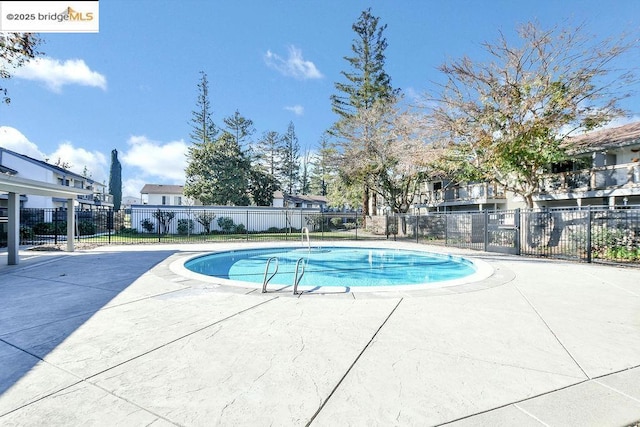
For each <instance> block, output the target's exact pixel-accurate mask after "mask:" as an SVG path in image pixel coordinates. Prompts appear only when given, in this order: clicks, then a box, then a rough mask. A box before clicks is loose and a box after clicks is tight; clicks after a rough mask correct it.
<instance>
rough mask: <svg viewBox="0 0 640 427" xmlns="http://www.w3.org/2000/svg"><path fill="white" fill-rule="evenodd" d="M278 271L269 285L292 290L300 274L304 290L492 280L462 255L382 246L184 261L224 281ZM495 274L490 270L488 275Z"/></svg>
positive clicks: (244, 252) (255, 280)
mask: <svg viewBox="0 0 640 427" xmlns="http://www.w3.org/2000/svg"><path fill="white" fill-rule="evenodd" d="M269 260H271V261H270V265H269V274H268V275H267V277H269V276H271V274H272V273H274V272H275V271H276V267H277V273H276V274H275V275H273V277H272V278H271V279H270V281H269V285H268V286H269V287H270V288H273V287H276V288H277V287H279V288H283V287H289V286H290V287H293V285H294V280H295V278H296V269H297V270H298V276H297V277H298V278H299V281H298V286H299V289H301V290H319V289H328V288H333V289H335V288H341V289H344V290H345V291H349V290H358V291H362V290H389V289H393V290H398V289H415V288H416V287H418V286H430V287H442V286H453V285H459V284H464V283H469V282H473V281H477V280H481V279H482V278H486V277H488V276H489V275H490V274H491V272H492V270H491V268H490V267H488V266H487V265H484V264H482V263H478V262H475V261H472V260H469V259H466V258H463V257H458V256H452V255H446V254H438V253H433V252H425V251H418V250H407V249H394V248H383V247H350V246H326V247H325V246H323V247H299V246H297V247H269V248H256V249H240V250H232V251H224V252H218V253H210V254H206V255H201V256H197V257H195V258H192V259H190V260H188V261H186V262H185V263H184V267H185V268H186V269H187V270H188V271H191V272H195V273H198V274H201V275H206V276H211V277H215V278H218V279H221V280H223V281H224V282H225V283H235V284H243V285H249V286H254V287H256V286H257V287H262V284H263V281H264V278H265V267H266V265H267V263H268V262H269ZM489 270H491V271H489Z"/></svg>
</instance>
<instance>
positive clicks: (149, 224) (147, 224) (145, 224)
mask: <svg viewBox="0 0 640 427" xmlns="http://www.w3.org/2000/svg"><path fill="white" fill-rule="evenodd" d="M140 225H141V226H142V228H144V230H145V231H146V232H147V233H153V230H154V229H155V228H156V225H155V224H154V223H153V221H151V220H150V219H149V218H145V219H143V220H142V221H140Z"/></svg>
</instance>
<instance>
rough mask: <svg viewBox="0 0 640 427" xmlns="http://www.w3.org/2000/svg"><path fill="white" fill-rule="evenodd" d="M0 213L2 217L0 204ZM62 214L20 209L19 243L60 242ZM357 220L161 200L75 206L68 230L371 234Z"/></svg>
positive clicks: (161, 237)
mask: <svg viewBox="0 0 640 427" xmlns="http://www.w3.org/2000/svg"><path fill="white" fill-rule="evenodd" d="M4 217H5V218H6V211H5V213H4ZM0 218H3V211H2V210H1V209H0ZM66 220H67V212H66V209H64V208H59V209H21V210H20V241H21V244H23V245H39V246H55V245H59V244H61V243H62V242H65V241H66V236H67V222H66ZM362 224H363V220H362V217H361V215H358V214H357V213H355V212H318V211H316V210H308V209H296V210H287V209H262V210H261V209H253V210H243V209H237V208H236V209H230V210H221V209H216V210H212V209H204V208H203V209H196V208H190V209H182V208H181V209H172V207H169V206H167V207H166V208H161V209H160V208H148V209H146V208H142V209H141V208H138V209H129V210H121V211H113V210H112V209H97V210H85V211H83V210H77V211H76V212H75V226H76V229H75V233H74V234H75V236H76V239H77V241H78V242H83V243H87V244H93V245H105V244H143V243H189V242H196V243H197V242H214V241H229V240H245V241H260V240H265V241H267V240H301V239H302V238H303V237H304V238H305V239H306V233H307V232H308V233H309V236H310V238H311V239H312V240H318V239H363V238H371V236H367V235H364V234H363V230H362ZM303 231H304V236H303ZM378 237H382V238H384V236H378ZM6 245H7V228H6V225H3V223H2V222H0V246H6Z"/></svg>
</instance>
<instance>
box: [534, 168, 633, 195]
mask: <svg viewBox="0 0 640 427" xmlns="http://www.w3.org/2000/svg"><path fill="white" fill-rule="evenodd" d="M638 185H640V164H639V163H638V162H634V163H625V164H621V165H612V166H605V167H600V168H592V169H585V170H580V171H575V172H561V173H555V174H548V175H545V176H544V177H543V178H542V179H541V180H540V192H542V193H565V192H571V191H593V190H604V189H613V188H621V187H633V186H638Z"/></svg>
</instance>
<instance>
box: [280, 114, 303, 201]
mask: <svg viewBox="0 0 640 427" xmlns="http://www.w3.org/2000/svg"><path fill="white" fill-rule="evenodd" d="M282 142H283V143H282V158H281V159H280V177H281V179H280V181H281V182H282V184H283V188H284V189H285V190H287V192H288V193H289V194H293V192H294V190H295V187H296V185H297V184H298V180H299V179H300V143H299V142H298V136H297V135H296V128H295V126H294V125H293V122H289V126H288V127H287V132H286V133H285V134H284V135H283V136H282Z"/></svg>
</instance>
